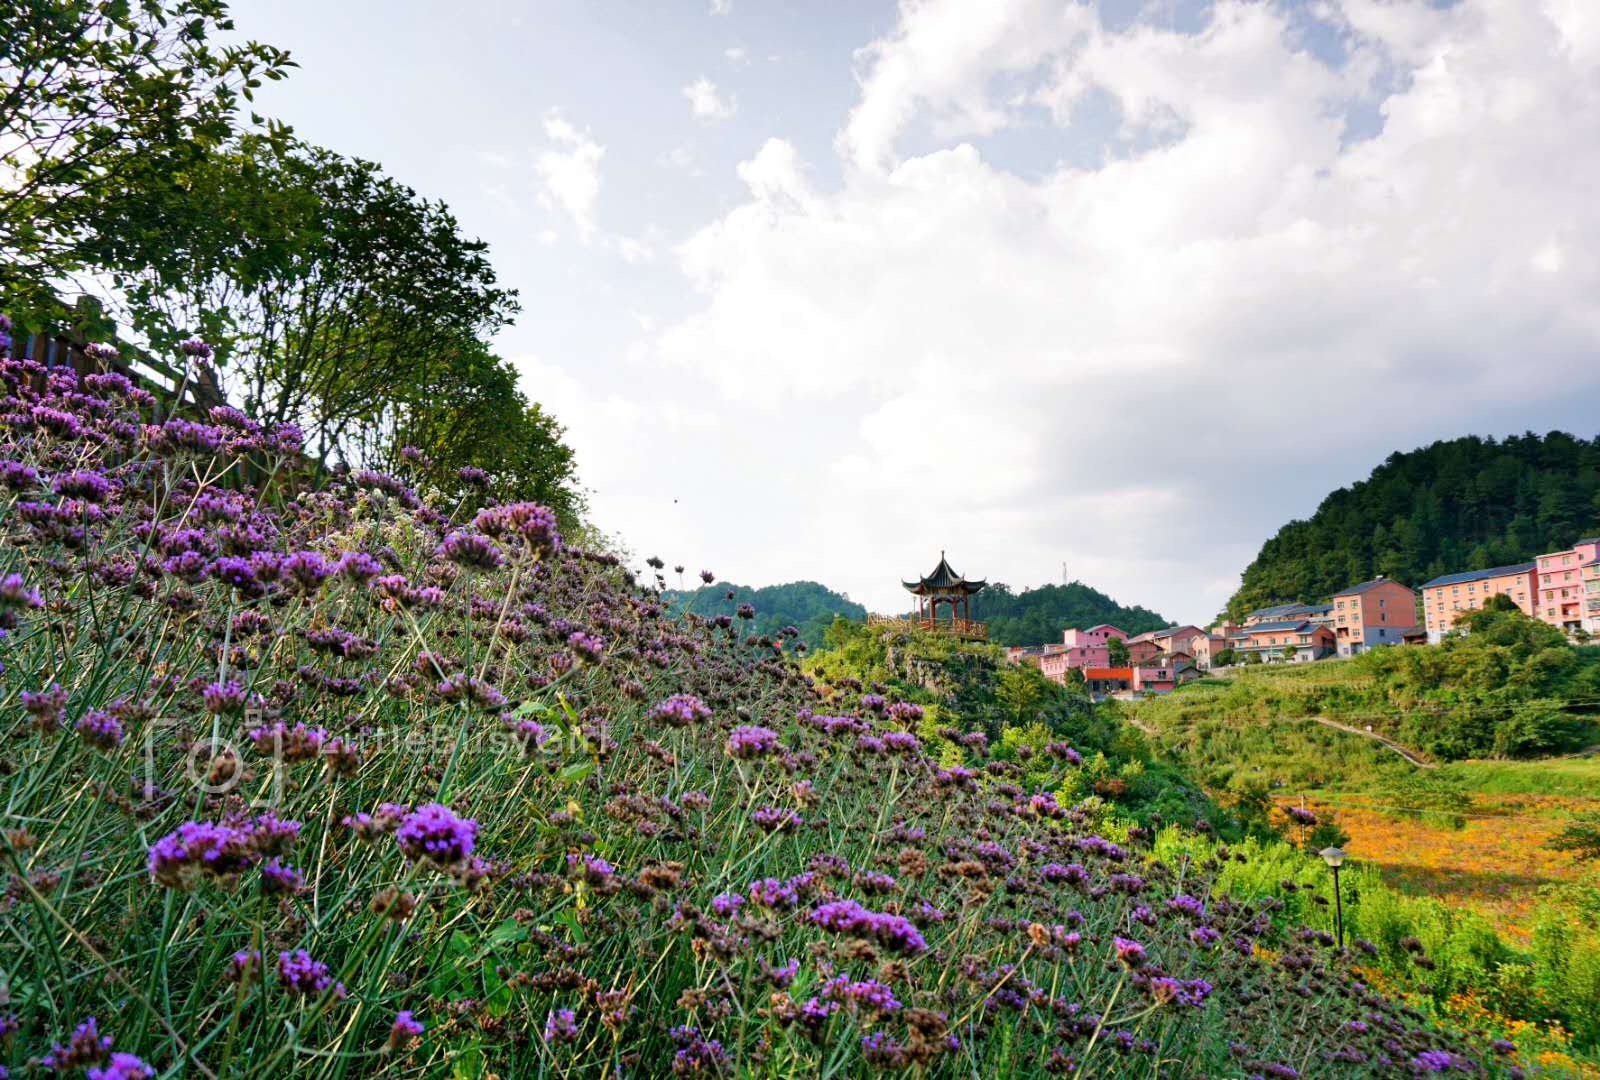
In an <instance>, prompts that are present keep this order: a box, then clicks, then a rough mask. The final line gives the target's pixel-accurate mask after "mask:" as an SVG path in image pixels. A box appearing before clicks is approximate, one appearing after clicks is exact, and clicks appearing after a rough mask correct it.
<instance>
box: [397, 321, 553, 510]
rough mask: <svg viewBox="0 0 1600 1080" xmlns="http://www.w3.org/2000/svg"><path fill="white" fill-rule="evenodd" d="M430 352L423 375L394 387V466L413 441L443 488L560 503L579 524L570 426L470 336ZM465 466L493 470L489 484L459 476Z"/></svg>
mask: <svg viewBox="0 0 1600 1080" xmlns="http://www.w3.org/2000/svg"><path fill="white" fill-rule="evenodd" d="M433 359H434V360H435V361H438V362H436V363H433V364H428V365H420V366H419V368H418V370H417V375H418V377H419V378H420V379H422V380H424V381H420V382H412V383H408V384H405V385H404V386H403V387H399V388H397V391H398V392H397V393H396V395H395V397H394V398H393V399H392V400H391V402H390V408H391V410H392V412H393V415H394V418H395V421H394V422H395V425H396V426H395V429H394V431H393V434H392V438H391V442H390V445H391V452H390V454H389V461H388V464H389V465H390V467H391V468H399V467H400V465H401V462H400V461H399V460H398V458H399V449H400V448H402V447H415V448H417V449H419V450H421V451H422V452H423V453H424V454H426V455H427V458H428V459H429V460H428V463H427V464H426V465H425V466H423V467H422V468H421V470H420V471H421V472H422V474H423V476H424V477H425V478H426V479H427V480H428V481H429V482H430V483H431V484H432V485H433V486H435V487H437V488H439V489H440V490H442V491H459V493H460V494H461V495H463V496H465V497H467V498H469V499H472V498H475V497H476V498H483V497H488V498H491V499H495V500H499V501H515V500H520V499H532V500H534V501H536V502H540V503H543V504H544V505H546V506H549V507H550V508H551V509H553V510H555V511H556V513H557V515H558V516H559V517H560V518H561V521H562V526H563V528H564V529H567V530H571V529H572V528H574V527H576V526H577V524H578V522H579V520H580V519H581V517H582V513H583V510H584V499H583V494H582V491H581V490H580V489H579V486H578V478H577V461H576V457H575V456H574V454H573V452H572V448H571V447H570V446H568V445H567V443H566V432H565V429H564V428H562V426H561V425H560V424H559V423H557V422H556V420H555V418H554V417H552V416H551V415H550V414H549V413H547V412H545V411H544V409H543V408H541V407H540V406H539V405H536V404H532V403H530V402H529V401H528V399H527V398H526V396H524V395H523V393H522V391H521V390H520V389H519V388H518V386H517V373H516V370H515V369H514V368H513V367H512V366H511V364H509V363H508V362H506V361H505V360H502V359H500V358H499V357H497V356H495V355H494V354H493V353H492V352H490V351H489V349H488V347H487V346H485V345H484V344H483V343H482V342H480V341H478V340H477V339H476V338H471V337H465V336H464V337H463V338H462V339H461V340H460V341H459V342H458V343H457V344H456V346H455V347H454V348H452V349H448V350H445V351H442V352H440V353H436V354H434V356H433ZM412 467H413V468H415V467H416V466H414V465H413V466H412ZM466 467H473V468H478V469H482V470H483V471H484V472H486V473H487V474H488V477H489V482H488V488H487V491H481V492H480V491H478V490H477V489H476V488H475V487H474V485H471V484H466V483H464V482H463V481H462V479H461V475H460V470H461V469H462V468H466Z"/></svg>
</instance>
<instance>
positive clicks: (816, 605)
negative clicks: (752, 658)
mask: <svg viewBox="0 0 1600 1080" xmlns="http://www.w3.org/2000/svg"><path fill="white" fill-rule="evenodd" d="M729 592H732V593H733V598H732V599H731V600H730V599H729V598H728V593H729ZM665 595H666V598H667V600H668V601H669V602H670V603H671V604H672V606H673V607H674V608H675V609H677V610H678V611H685V612H689V613H691V614H694V615H702V616H705V617H707V618H711V617H714V616H717V615H732V614H734V613H735V612H736V611H737V610H738V607H739V605H740V604H749V605H750V606H751V607H753V608H755V617H754V618H753V619H751V620H750V623H751V632H752V633H756V634H777V633H778V632H779V631H781V630H782V629H783V628H784V627H785V626H793V627H795V628H796V629H798V630H799V631H800V640H801V641H804V642H805V643H806V648H808V649H815V648H817V647H818V646H819V645H821V644H822V636H823V633H824V632H825V631H826V630H827V629H828V627H829V625H831V624H832V623H833V620H834V617H835V616H839V615H842V616H844V617H845V618H847V619H854V620H856V621H857V622H864V621H866V618H867V609H866V608H864V607H862V606H861V605H860V604H858V603H856V602H855V601H854V600H851V599H850V598H849V597H847V596H844V595H843V594H841V593H836V592H834V591H833V590H832V589H830V588H828V587H827V586H825V585H819V584H818V583H817V582H815V581H791V582H789V583H788V584H786V585H766V586H763V587H762V588H759V589H752V588H751V587H750V586H748V585H729V584H726V583H718V584H715V585H703V586H701V587H700V588H698V589H694V590H692V591H687V592H685V591H680V590H676V589H674V590H670V591H668V592H667V593H666V594H665Z"/></svg>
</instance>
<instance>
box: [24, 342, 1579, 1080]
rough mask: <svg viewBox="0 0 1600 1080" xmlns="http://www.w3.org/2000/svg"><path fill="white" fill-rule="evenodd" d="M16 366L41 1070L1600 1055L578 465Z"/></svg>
mask: <svg viewBox="0 0 1600 1080" xmlns="http://www.w3.org/2000/svg"><path fill="white" fill-rule="evenodd" d="M0 380H3V382H4V388H5V401H4V408H3V410H0V424H3V427H0V477H3V480H4V493H3V496H0V497H3V499H4V500H5V501H4V513H3V514H0V532H3V537H0V539H3V541H4V542H3V545H0V602H3V609H4V610H3V629H4V631H5V633H4V636H3V637H0V663H3V669H0V670H3V682H0V710H3V711H0V716H3V717H4V719H5V723H6V727H5V736H6V739H7V753H6V755H5V757H4V759H3V762H4V764H3V773H4V775H3V784H4V791H3V794H4V808H5V811H4V812H5V827H4V829H3V830H0V843H3V847H0V854H3V858H4V865H5V868H6V875H7V876H6V878H5V886H4V892H3V895H4V904H5V921H4V934H3V936H0V970H4V971H5V973H6V976H7V978H6V985H5V1000H4V1004H3V1005H0V1025H3V1040H0V1054H3V1067H4V1068H5V1069H7V1070H8V1072H13V1073H16V1074H18V1075H35V1074H45V1075H77V1074H79V1073H80V1072H81V1073H82V1074H83V1075H84V1076H85V1077H86V1078H88V1080H129V1078H134V1077H151V1076H162V1077H168V1076H178V1075H199V1076H208V1077H209V1076H230V1077H261V1076H274V1077H275V1076H281V1075H295V1076H316V1077H327V1078H336V1077H347V1076H368V1075H379V1074H382V1075H392V1076H452V1077H457V1076H460V1077H466V1076H472V1077H480V1076H481V1077H488V1076H494V1075H498V1076H505V1075H511V1076H571V1077H579V1076H597V1075H601V1074H605V1075H617V1076H633V1075H641V1076H653V1075H663V1074H668V1073H671V1074H673V1075H678V1076H719V1075H733V1074H738V1075H748V1076H795V1075H807V1076H822V1077H837V1076H857V1075H868V1074H879V1073H883V1072H906V1073H911V1074H914V1075H936V1076H954V1075H963V1076H972V1075H991V1076H997V1077H1004V1076H1034V1075H1039V1074H1040V1073H1052V1074H1062V1075H1069V1076H1129V1077H1132V1076H1153V1075H1157V1074H1164V1075H1179V1074H1184V1075H1195V1076H1200V1075H1237V1074H1240V1073H1244V1074H1248V1075H1261V1076H1272V1077H1294V1076H1306V1075H1311V1076H1352V1077H1363V1076H1381V1075H1392V1074H1394V1073H1396V1072H1402V1073H1415V1072H1441V1071H1447V1070H1453V1071H1456V1072H1466V1073H1469V1074H1475V1075H1505V1076H1515V1075H1523V1074H1525V1072H1526V1070H1527V1069H1529V1068H1530V1067H1534V1066H1537V1065H1538V1064H1539V1063H1540V1061H1541V1060H1544V1059H1548V1060H1550V1061H1556V1062H1566V1063H1567V1064H1565V1065H1563V1066H1562V1067H1563V1068H1569V1069H1571V1070H1579V1069H1581V1068H1582V1067H1583V1065H1582V1063H1581V1060H1579V1059H1578V1058H1575V1057H1573V1056H1572V1055H1575V1054H1581V1053H1582V1052H1583V1051H1582V1047H1583V1046H1586V1045H1592V1035H1593V1033H1592V1032H1588V1031H1586V1030H1585V1031H1579V1030H1576V1029H1574V1030H1573V1032H1572V1035H1571V1036H1570V1037H1569V1036H1567V1035H1566V1034H1565V1033H1563V1032H1561V1031H1559V1030H1556V1029H1553V1028H1552V1027H1551V1026H1550V1025H1549V1024H1541V1025H1537V1026H1535V1025H1529V1024H1524V1023H1521V1022H1518V1021H1514V1020H1511V1019H1507V1016H1506V1014H1505V1012H1504V1009H1503V1008H1500V1011H1497V1012H1495V1013H1493V1014H1488V1015H1485V1016H1471V1017H1462V1016H1461V1015H1460V1014H1458V1013H1455V1012H1451V1011H1449V1010H1447V1009H1445V1008H1442V1007H1441V1005H1440V1002H1441V997H1442V996H1443V995H1447V994H1448V993H1452V992H1454V991H1452V990H1451V989H1450V988H1455V987H1466V986H1476V985H1480V984H1481V983H1482V982H1483V980H1484V978H1485V976H1486V973H1487V972H1488V971H1489V967H1488V965H1489V964H1490V963H1491V962H1492V960H1493V956H1492V955H1491V952H1490V951H1489V944H1488V940H1489V939H1485V940H1479V939H1478V938H1477V937H1475V936H1474V935H1475V934H1476V931H1475V930H1473V929H1472V927H1471V925H1470V924H1464V923H1461V922H1459V921H1458V920H1453V919H1449V918H1444V917H1443V916H1441V915H1440V914H1439V912H1438V910H1436V909H1431V908H1430V909H1427V910H1425V911H1424V910H1422V909H1414V908H1409V907H1407V906H1406V903H1405V902H1403V901H1401V900H1399V899H1394V898H1392V897H1390V894H1388V893H1385V892H1381V891H1371V892H1370V895H1369V893H1368V892H1366V891H1363V890H1362V888H1361V880H1362V879H1361V875H1360V874H1359V873H1357V874H1355V875H1352V880H1351V885H1352V892H1351V896H1350V899H1351V902H1352V911H1351V922H1350V925H1349V928H1350V930H1351V932H1352V934H1353V935H1355V936H1353V937H1352V938H1351V939H1350V940H1348V941H1347V942H1346V948H1340V947H1339V946H1338V943H1337V941H1336V939H1335V937H1334V935H1333V933H1332V932H1331V930H1330V923H1329V918H1328V913H1327V910H1326V908H1325V906H1324V905H1325V903H1326V899H1325V898H1321V902H1319V897H1321V894H1320V891H1319V888H1318V886H1317V883H1318V882H1320V881H1322V880H1323V879H1324V874H1323V872H1322V871H1321V868H1320V867H1319V866H1317V865H1316V864H1315V863H1313V862H1309V861H1307V860H1306V859H1304V857H1303V856H1301V855H1300V854H1299V853H1297V852H1293V851H1292V850H1291V849H1289V848H1287V847H1285V846H1283V845H1282V844H1281V843H1278V842H1277V841H1276V840H1273V841H1271V842H1270V843H1268V844H1266V845H1263V844H1262V843H1261V842H1259V841H1256V840H1251V839H1248V838H1241V839H1239V840H1238V841H1233V840H1229V839H1226V838H1224V837H1219V836H1218V835H1217V833H1216V831H1215V830H1214V829H1213V828H1211V827H1210V826H1209V825H1208V824H1207V823H1206V822H1204V821H1203V820H1202V821H1192V820H1188V819H1185V820H1177V821H1164V822H1161V823H1159V824H1157V823H1156V822H1154V821H1153V820H1151V821H1148V822H1147V823H1146V824H1144V825H1138V826H1137V827H1136V826H1135V824H1134V823H1133V822H1132V821H1130V820H1129V819H1128V818H1126V817H1124V816H1123V815H1122V814H1120V813H1119V812H1118V811H1117V809H1116V805H1115V802H1114V798H1115V797H1116V796H1117V795H1118V794H1119V793H1120V792H1121V791H1122V790H1123V789H1120V788H1118V787H1117V786H1115V785H1112V786H1111V787H1110V788H1108V791H1109V793H1110V794H1111V795H1112V796H1113V799H1112V800H1111V801H1108V800H1107V799H1105V798H1101V797H1099V796H1098V795H1091V796H1089V797H1086V798H1067V799H1063V798H1058V796H1057V794H1056V793H1057V792H1076V791H1082V790H1084V789H1085V788H1086V787H1087V788H1089V789H1091V790H1092V788H1093V785H1092V784H1085V783H1084V782H1083V780H1082V779H1081V773H1082V770H1084V769H1085V768H1089V767H1091V766H1095V765H1096V763H1098V762H1100V760H1101V757H1102V753H1101V751H1098V750H1097V751H1094V753H1093V756H1091V755H1088V754H1085V753H1084V752H1082V751H1080V750H1079V749H1077V748H1076V747H1075V746H1074V745H1073V739H1072V730H1073V727H1072V718H1071V717H1065V716H1064V717H1061V718H1059V720H1060V725H1059V730H1057V731H1055V732H1052V733H1049V737H1048V738H1046V739H1044V740H1042V741H1041V743H1040V744H1039V745H1038V748H1037V749H1036V750H1035V749H1034V748H1033V745H1032V744H1031V743H1030V744H1029V745H1028V749H1027V752H1026V753H1025V752H1024V751H1023V748H1022V747H1021V746H1020V745H1017V744H1015V742H1014V741H1013V743H1012V744H1010V745H1008V744H1007V742H1006V740H1005V739H1004V738H1003V737H1002V738H1001V739H993V740H992V739H991V738H990V737H989V735H988V734H987V733H986V732H984V731H983V730H962V729H961V728H959V727H954V726H950V725H949V724H948V723H946V724H944V725H940V726H937V727H933V728H932V729H930V722H931V721H932V718H930V716H929V715H928V714H927V712H926V711H925V710H924V709H923V708H922V706H920V705H919V704H918V703H916V702H914V701H907V700H903V699H901V698H900V697H898V696H896V695H895V694H893V693H892V692H887V693H886V692H880V691H879V690H877V689H875V688H874V687H872V686H871V685H863V684H860V683H854V684H852V683H850V682H848V681H846V679H844V678H840V679H837V680H834V681H832V682H829V683H827V684H822V683H819V682H817V681H816V680H814V679H813V678H811V677H808V676H807V675H806V674H805V673H803V672H802V671H801V670H800V668H799V667H798V666H796V665H795V664H794V663H793V662H792V661H791V659H790V658H789V656H788V653H789V646H790V643H791V642H792V638H790V637H788V636H787V635H779V636H777V637H772V636H766V635H758V634H752V633H748V632H747V631H746V630H745V623H746V621H747V620H745V619H742V618H741V617H740V613H738V612H734V613H729V614H719V615H716V616H713V617H710V618H686V619H684V620H681V621H680V620H674V619H672V618H670V617H668V614H667V612H666V609H665V607H664V606H663V603H662V602H661V600H660V599H659V598H658V597H657V596H656V595H655V594H654V593H653V592H651V591H649V590H643V589H640V588H638V587H637V586H636V585H635V584H634V583H633V582H632V581H631V580H630V579H629V576H628V575H627V574H626V573H625V572H624V571H622V570H621V568H620V567H619V566H618V565H617V562H616V560H615V559H614V558H613V557H611V556H609V555H607V554H606V553H604V552H597V551H589V550H584V549H582V548H580V547H577V546H574V545H572V544H570V543H568V542H566V541H565V540H564V539H563V537H562V535H561V532H560V529H559V527H558V523H557V520H556V516H555V515H554V514H553V513H551V512H550V511H549V510H548V509H547V508H544V507H541V506H538V505H535V504H531V503H527V502H498V501H494V500H493V499H492V498H491V497H489V496H487V495H483V496H478V497H473V496H471V495H470V494H469V495H468V496H467V497H465V498H460V499H454V500H451V501H441V500H439V499H437V498H436V497H435V494H434V493H433V492H432V491H430V489H429V488H428V486H427V485H426V484H420V485H419V484H418V483H417V482H415V480H414V478H412V477H410V476H408V475H405V474H404V473H383V472H377V471H373V470H359V469H358V470H350V471H339V472H336V473H335V475H333V476H332V477H331V478H329V479H328V480H326V481H314V480H313V478H312V473H311V472H310V471H309V469H308V467H307V464H308V463H307V462H306V460H305V459H304V457H303V456H302V454H301V452H300V447H299V433H298V432H297V431H296V430H295V429H294V428H293V427H292V426H290V425H275V426H263V425H261V424H258V423H257V422H256V421H254V420H253V419H251V418H250V417H248V416H245V415H244V414H242V413H239V412H237V411H236V410H232V409H229V408H226V407H218V408H215V409H212V410H211V411H210V412H209V413H208V414H204V415H197V416H196V415H177V416H174V415H161V414H160V413H159V412H158V411H156V409H155V405H154V402H153V401H152V400H151V399H150V397H149V395H147V394H146V393H144V392H143V391H142V390H141V389H140V388H138V387H136V386H134V385H132V384H130V383H129V382H128V381H127V380H126V379H124V378H122V377H121V376H118V375H90V376H88V377H86V378H82V379H80V378H78V377H77V376H75V375H73V374H71V373H70V372H61V371H55V372H46V371H45V370H43V369H42V368H41V367H40V366H39V365H37V364H32V363H31V362H28V361H6V362H4V364H3V365H0ZM403 457H404V455H403ZM418 464H419V469H418V475H419V476H421V475H425V474H426V473H425V463H422V462H419V463H418ZM884 689H885V690H888V689H889V688H888V687H885V688H884ZM1080 721H1081V722H1084V723H1088V722H1095V723H1101V724H1109V725H1110V726H1111V727H1113V728H1114V727H1115V724H1114V722H1112V721H1107V720H1105V719H1104V718H1098V719H1096V718H1094V717H1092V716H1087V715H1086V716H1083V717H1080ZM1086 733H1087V729H1086ZM1002 734H1003V733H1002ZM1096 737H1099V736H1096ZM1141 768H1143V765H1142V764H1141V763H1140V762H1139V761H1138V760H1137V758H1136V757H1129V758H1126V759H1124V760H1122V761H1121V763H1120V764H1118V765H1116V769H1117V771H1118V775H1117V776H1116V777H1115V779H1119V780H1123V781H1124V783H1128V781H1129V778H1133V779H1137V773H1138V771H1139V769H1141ZM1129 786H1131V784H1130V785H1129ZM1386 897H1387V898H1388V899H1386ZM1475 942H1476V944H1474V943H1475ZM1573 955H1574V956H1578V955H1580V954H1577V953H1574V954H1573ZM1581 955H1585V956H1586V955H1587V954H1581ZM1584 963H1585V964H1586V963H1587V961H1586V960H1585V961H1584ZM1501 970H1503V969H1501ZM1385 973H1389V974H1385ZM1380 977H1381V978H1382V979H1383V980H1385V985H1386V986H1387V987H1389V989H1380V988H1379V984H1378V983H1377V982H1375V981H1374V980H1375V979H1377V978H1380ZM1424 979H1426V980H1428V981H1430V982H1432V983H1435V984H1437V985H1436V986H1433V987H1432V988H1427V985H1426V983H1424V981H1423V980H1424ZM1589 979H1590V972H1589V969H1588V968H1587V967H1582V966H1578V965H1577V962H1576V961H1573V962H1571V963H1568V964H1566V965H1565V966H1563V967H1557V966H1555V965H1553V964H1547V965H1545V966H1544V967H1541V968H1539V969H1538V971H1537V980H1536V984H1535V983H1534V982H1530V983H1529V985H1528V987H1527V994H1528V995H1535V996H1537V995H1544V996H1547V997H1548V996H1560V997H1562V998H1563V999H1567V1000H1576V999H1581V998H1582V996H1583V994H1584V993H1585V991H1586V989H1587V988H1588V982H1586V981H1585V980H1589ZM1504 996H1505V995H1503V994H1502V995H1501V998H1504ZM1540 1000H1542V998H1541V999H1540ZM1504 1004H1505V1002H1504V1001H1503V1000H1499V999H1497V1001H1496V1006H1497V1008H1498V1007H1501V1006H1503V1005H1504ZM1581 1018H1582V1015H1581V1014H1579V1019H1581ZM1552 1055H1553V1056H1552Z"/></svg>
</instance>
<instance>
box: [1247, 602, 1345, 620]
mask: <svg viewBox="0 0 1600 1080" xmlns="http://www.w3.org/2000/svg"><path fill="white" fill-rule="evenodd" d="M1331 610H1333V605H1332V604H1277V605H1274V606H1273V607H1264V608H1258V609H1256V610H1255V611H1251V612H1247V613H1246V614H1245V618H1247V619H1253V618H1256V617H1257V616H1263V615H1264V616H1269V617H1270V616H1274V615H1278V616H1282V615H1314V614H1319V613H1321V612H1324V611H1331Z"/></svg>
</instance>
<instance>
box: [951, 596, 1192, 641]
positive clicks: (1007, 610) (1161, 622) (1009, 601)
mask: <svg viewBox="0 0 1600 1080" xmlns="http://www.w3.org/2000/svg"><path fill="white" fill-rule="evenodd" d="M972 617H973V618H974V619H978V620H981V621H982V622H985V623H987V624H988V627H989V640H990V641H992V642H994V643H995V644H996V645H1040V644H1043V643H1045V642H1051V641H1060V640H1061V631H1063V630H1065V629H1067V628H1068V627H1073V626H1075V627H1079V628H1080V629H1081V628H1086V627H1090V626H1094V625H1096V624H1097V623H1111V624H1112V625H1113V626H1116V627H1118V628H1119V629H1122V630H1126V631H1127V632H1128V633H1130V634H1142V633H1144V632H1145V631H1146V630H1160V629H1161V628H1162V627H1164V626H1170V625H1172V624H1171V623H1170V622H1169V621H1168V620H1167V619H1165V618H1164V617H1162V616H1161V615H1158V614H1157V613H1155V612H1154V611H1151V610H1150V609H1149V608H1145V607H1124V606H1123V605H1122V604H1119V603H1117V602H1116V601H1115V600H1113V599H1111V597H1109V596H1107V595H1106V594H1105V593H1103V592H1101V591H1100V590H1098V589H1094V588H1091V587H1090V586H1088V585H1085V584H1084V583H1083V582H1081V581H1074V582H1072V583H1071V584H1070V585H1041V586H1040V587H1038V588H1037V589H1023V590H1022V591H1021V592H1012V591H1011V588H1010V586H1008V585H1003V584H991V585H990V586H989V587H988V588H987V589H984V590H983V591H982V592H980V593H978V594H977V595H976V596H974V597H973V598H972Z"/></svg>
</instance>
